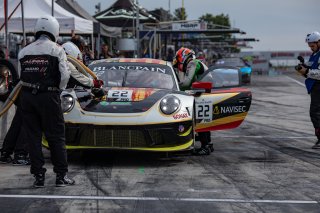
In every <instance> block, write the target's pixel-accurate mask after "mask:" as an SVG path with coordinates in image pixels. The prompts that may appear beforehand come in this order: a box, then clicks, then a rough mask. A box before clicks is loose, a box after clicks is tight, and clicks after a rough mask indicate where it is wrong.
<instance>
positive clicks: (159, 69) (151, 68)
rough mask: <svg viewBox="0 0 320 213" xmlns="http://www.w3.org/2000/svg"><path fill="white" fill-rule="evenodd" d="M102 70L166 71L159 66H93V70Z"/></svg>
mask: <svg viewBox="0 0 320 213" xmlns="http://www.w3.org/2000/svg"><path fill="white" fill-rule="evenodd" d="M104 70H142V71H151V72H161V73H166V69H165V68H160V67H149V66H148V67H144V66H133V65H130V66H123V65H122V66H121V65H118V66H112V67H103V66H101V67H94V68H93V72H99V71H104Z"/></svg>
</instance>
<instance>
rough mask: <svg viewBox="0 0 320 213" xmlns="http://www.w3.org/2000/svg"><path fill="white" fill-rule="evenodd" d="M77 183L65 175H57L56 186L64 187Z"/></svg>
mask: <svg viewBox="0 0 320 213" xmlns="http://www.w3.org/2000/svg"><path fill="white" fill-rule="evenodd" d="M74 184H75V181H74V180H73V179H71V178H69V177H68V176H67V175H66V174H65V173H57V178H56V186H57V187H64V186H71V185H74Z"/></svg>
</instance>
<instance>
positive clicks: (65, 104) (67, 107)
mask: <svg viewBox="0 0 320 213" xmlns="http://www.w3.org/2000/svg"><path fill="white" fill-rule="evenodd" d="M73 106H74V98H73V97H72V96H71V95H62V96H61V108H62V111H63V112H70V111H71V110H72V108H73Z"/></svg>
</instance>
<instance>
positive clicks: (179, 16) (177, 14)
mask: <svg viewBox="0 0 320 213" xmlns="http://www.w3.org/2000/svg"><path fill="white" fill-rule="evenodd" d="M173 16H174V17H173V20H174V21H180V20H187V17H188V16H187V13H186V9H185V8H184V7H180V8H177V9H175V11H174V13H173Z"/></svg>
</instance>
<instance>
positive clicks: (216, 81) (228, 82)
mask: <svg viewBox="0 0 320 213" xmlns="http://www.w3.org/2000/svg"><path fill="white" fill-rule="evenodd" d="M201 81H202V82H212V85H213V88H219V87H234V86H239V85H240V83H239V82H240V79H239V71H238V70H236V69H228V68H221V69H214V70H212V71H211V72H208V73H207V74H206V75H205V76H203V78H202V79H201Z"/></svg>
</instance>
